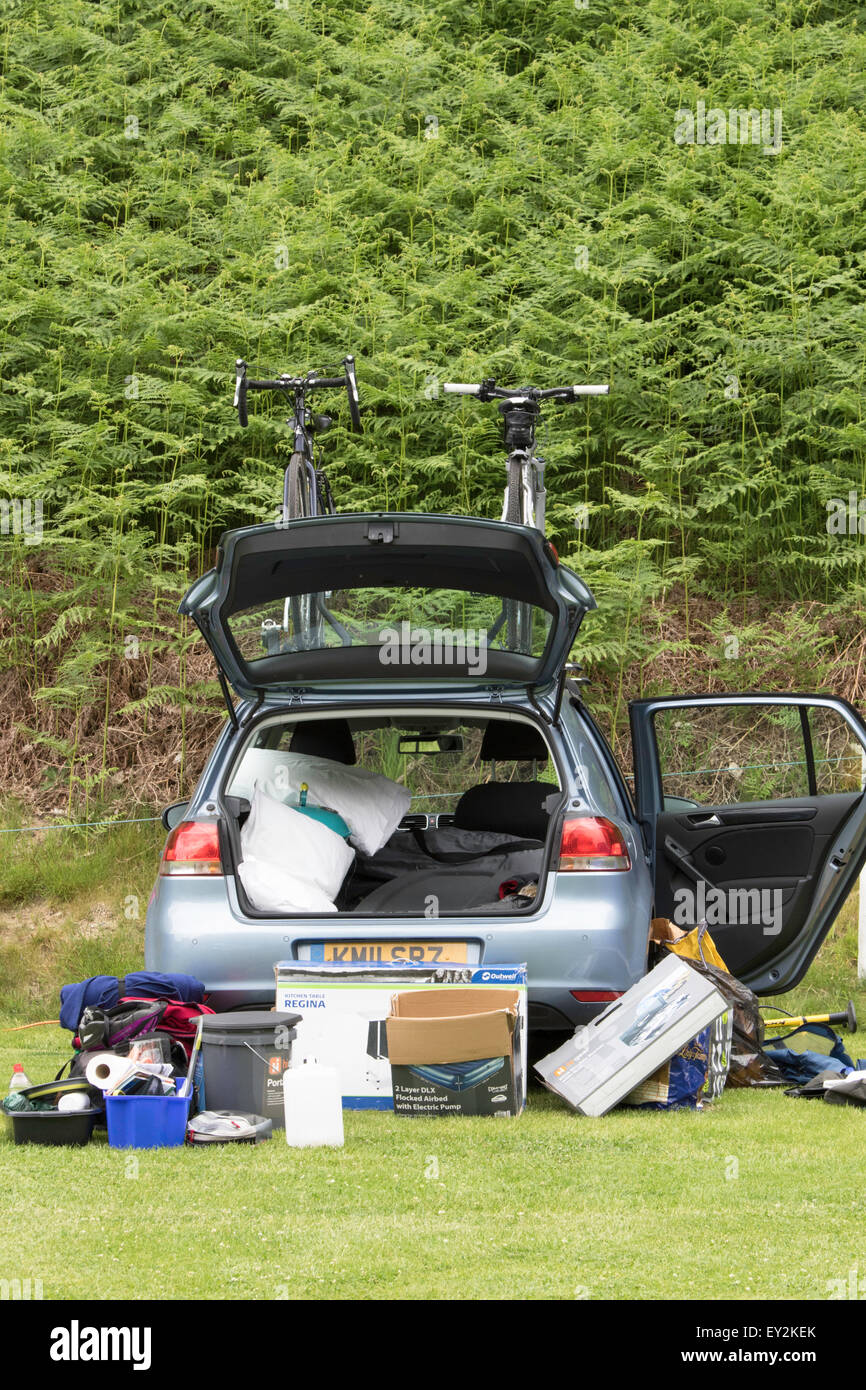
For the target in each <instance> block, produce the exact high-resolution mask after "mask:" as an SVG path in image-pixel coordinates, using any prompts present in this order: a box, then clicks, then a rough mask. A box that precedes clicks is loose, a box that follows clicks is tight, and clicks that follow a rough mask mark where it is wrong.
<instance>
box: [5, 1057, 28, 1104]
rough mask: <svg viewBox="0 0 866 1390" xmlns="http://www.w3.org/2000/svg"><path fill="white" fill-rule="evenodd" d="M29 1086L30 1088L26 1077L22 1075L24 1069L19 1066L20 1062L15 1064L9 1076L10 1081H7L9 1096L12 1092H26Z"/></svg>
mask: <svg viewBox="0 0 866 1390" xmlns="http://www.w3.org/2000/svg"><path fill="white" fill-rule="evenodd" d="M29 1086H30V1082H29V1081H28V1080H27V1077H26V1076H25V1075H24V1068H23V1067H22V1065H21V1063H20V1062H16V1063H15V1065H14V1067H13V1068H12V1076H11V1079H10V1081H9V1087H8V1090H9V1094H10V1096H11V1095H12V1094H13V1092H15V1091H26V1090H27V1089H28V1087H29Z"/></svg>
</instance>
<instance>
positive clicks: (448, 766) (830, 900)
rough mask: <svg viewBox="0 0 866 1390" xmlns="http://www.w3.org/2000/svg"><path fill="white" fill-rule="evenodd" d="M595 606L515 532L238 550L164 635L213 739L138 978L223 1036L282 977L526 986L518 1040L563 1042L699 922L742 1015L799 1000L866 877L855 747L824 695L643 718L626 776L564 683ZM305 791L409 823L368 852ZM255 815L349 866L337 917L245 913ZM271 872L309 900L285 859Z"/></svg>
mask: <svg viewBox="0 0 866 1390" xmlns="http://www.w3.org/2000/svg"><path fill="white" fill-rule="evenodd" d="M595 606H596V605H595V600H594V598H593V596H592V594H591V592H590V590H589V589H588V588H587V586H586V584H585V583H584V582H583V581H582V580H581V579H580V578H579V576H578V575H576V574H575V573H574V572H573V571H572V570H570V569H569V568H567V567H566V566H565V565H562V564H560V563H559V560H558V557H557V555H556V552H555V550H554V548H553V547H552V545H551V544H550V543H549V542H548V541H547V540H545V538H544V537H543V536H542V535H541V534H540V533H539V532H538V531H536V530H534V529H532V528H529V527H523V526H516V525H510V524H507V523H504V522H494V521H482V520H474V519H472V518H467V517H450V516H429V515H403V514H391V513H380V514H370V515H360V514H355V515H351V514H348V515H339V516H329V517H316V518H310V519H304V520H300V521H293V522H291V523H290V524H288V525H285V524H282V525H281V524H275V525H265V526H255V527H246V528H243V529H238V530H234V531H230V532H227V533H226V534H225V535H224V536H223V537H222V539H221V542H220V546H219V550H218V553H217V561H216V565H215V567H214V569H212V570H210V571H209V572H208V573H207V574H205V575H204V576H203V577H202V578H201V579H200V580H198V581H197V582H196V583H195V584H194V585H193V586H192V587H191V588H190V590H189V591H188V593H187V594H186V596H185V597H184V599H183V602H182V604H181V612H183V613H185V614H188V615H190V616H191V617H192V618H193V620H194V621H195V622H196V623H197V625H198V627H199V629H200V630H201V632H202V634H203V636H204V638H205V640H206V641H207V642H208V644H209V646H210V648H211V650H212V652H213V654H214V656H215V658H216V661H217V664H218V667H219V674H220V681H221V684H222V688H223V692H224V694H225V697H226V703H227V709H228V718H227V721H226V724H225V726H224V728H223V730H222V732H221V734H220V736H219V738H218V740H217V742H216V746H215V747H214V749H213V752H212V754H211V757H210V759H209V760H208V763H207V766H206V767H205V769H204V772H203V773H202V776H201V778H200V780H199V783H198V785H197V787H196V789H195V791H194V793H193V795H192V797H191V798H190V799H189V800H188V801H186V802H182V803H177V804H176V805H174V806H172V807H169V808H168V810H167V811H166V812H165V814H164V821H165V824H166V828H167V829H168V831H169V834H168V839H167V841H166V845H165V849H164V851H163V856H162V861H161V864H160V867H159V874H158V877H157V880H156V885H155V888H154V891H153V893H152V895H151V899H150V903H149V906H148V913H147V928H146V948H145V957H146V966H147V968H148V969H154V970H161V971H183V972H188V973H190V974H193V975H196V976H198V977H199V978H200V979H201V980H203V981H204V982H205V984H206V986H207V988H208V990H209V993H210V998H211V1002H212V1003H215V1004H216V1006H217V1007H218V1008H231V1007H234V1006H237V1005H239V1004H247V1003H248V1004H267V1003H270V1002H272V1001H273V998H274V966H275V963H276V962H277V961H280V960H287V959H288V960H297V961H304V960H309V961H333V962H341V961H368V962H374V963H378V962H385V961H400V960H411V961H419V962H428V963H435V962H440V961H441V962H445V961H458V962H465V963H467V964H477V965H482V966H486V965H491V966H493V965H497V964H504V963H507V962H524V961H525V962H526V964H527V967H528V979H529V1000H530V1027H531V1028H532V1029H534V1030H536V1031H544V1032H557V1031H561V1030H566V1029H569V1030H570V1029H572V1028H573V1027H574V1026H575V1024H576V1023H578V1022H583V1021H586V1020H587V1019H589V1018H590V1017H592V1016H593V1015H594V1014H596V1013H597V1012H599V1010H600V1009H602V1008H604V1007H606V1006H607V1005H608V1003H609V1002H610V1001H611V1000H613V999H616V998H617V997H618V996H619V995H620V994H621V993H622V992H624V991H625V990H627V989H628V988H629V987H630V986H631V985H632V984H634V982H635V981H636V980H638V979H639V978H640V977H641V976H642V975H643V974H644V973H645V971H646V968H647V957H648V943H649V934H650V924H651V919H652V918H653V916H654V915H664V916H670V917H673V918H674V920H676V921H679V922H682V923H683V924H684V925H685V924H687V923H689V922H693V921H696V920H699V919H700V918H706V919H707V921H708V922H709V923H710V926H711V929H712V932H713V936H714V938H715V940H716V942H717V945H718V947H719V949H720V951H721V953H722V955H723V956H724V957H725V959H726V961H727V963H728V965H729V967H730V969H731V970H732V971H733V972H734V973H736V974H737V975H738V976H739V977H740V978H742V979H744V980H746V981H747V982H748V983H749V984H751V985H752V987H753V988H754V989H756V990H757V991H758V992H759V993H778V992H781V991H784V990H786V989H789V988H791V986H792V985H794V984H795V983H797V981H798V980H799V979H800V978H801V977H802V975H803V974H804V973H805V971H806V969H807V968H808V965H809V963H810V961H811V960H812V958H813V956H814V954H815V952H816V951H817V949H818V946H819V945H820V943H821V941H822V940H823V938H824V936H825V935H826V933H827V932H828V930H829V928H830V926H831V924H832V922H833V920H834V918H835V916H836V914H837V913H838V911H839V908H840V906H841V905H842V903H843V902H844V899H845V896H846V894H847V893H848V892H849V890H850V888H851V886H852V885H853V883H854V882H855V880H856V876H857V873H858V871H859V869H860V867H861V865H862V863H863V862H864V859H866V807H864V797H863V794H862V791H861V767H862V766H864V765H866V764H864V759H866V726H864V724H863V722H862V721H861V719H860V717H859V716H858V714H857V712H856V711H855V710H854V709H853V708H852V707H851V706H850V705H848V704H847V703H846V702H845V701H844V700H840V699H836V698H833V697H830V696H824V695H799V694H798V695H778V694H724V695H712V696H709V695H705V696H700V695H687V696H670V697H664V698H656V699H651V700H639V701H636V702H634V703H633V704H632V706H631V727H632V745H633V752H634V760H635V767H634V772H633V773H632V772H628V773H624V772H623V771H621V770H620V768H619V767H618V766H617V763H616V761H615V759H614V756H613V754H612V752H611V750H610V747H609V746H608V743H607V741H606V739H605V737H604V735H603V733H602V732H601V730H600V729H599V727H598V725H597V724H596V722H595V720H594V719H593V717H592V714H591V713H590V711H589V709H588V708H587V705H586V704H585V702H584V699H583V694H582V685H581V683H580V682H578V681H576V680H575V679H573V678H572V675H571V672H572V671H573V669H574V668H572V667H569V665H568V658H569V654H570V652H571V649H572V646H573V644H574V642H575V639H576V637H577V634H578V630H579V628H580V625H581V622H582V620H583V618H584V616H585V615H586V614H587V613H588V612H589V611H590V610H591V609H593V608H594V607H595ZM230 687H231V688H233V690H234V692H235V696H236V697H237V698H236V699H234V698H233V697H232V695H231V691H230ZM323 765H324V766H325V767H326V768H329V769H331V771H332V772H333V771H334V770H335V769H336V779H335V784H336V783H338V782H339V774H340V769H344V770H347V769H348V770H350V772H351V770H353V769H354V770H355V772H356V773H357V776H356V777H355V785H356V786H357V785H360V786H361V788H362V790H363V788H364V785H365V783H364V780H363V779H364V776H365V775H366V776H369V777H370V778H371V779H372V780H371V781H370V782H369V783H368V784H367V785H369V786H371V787H372V785H373V782H374V781H375V783H376V785H377V786H380V787H382V786H384V787H393V786H394V785H396V786H397V787H398V788H399V789H403V795H404V805H405V806H408V809H405V812H404V813H403V814H400V815H399V816H398V819H397V821H396V823H393V821H391V822H389V821H388V820H387V817H385V819H384V820H383V821H382V822H381V824H380V827H379V831H380V833H379V838H378V839H377V840H376V841H375V842H374V843H371V842H370V840H369V837H368V836H367V837H361V836H360V835H359V833H357V827H354V826H353V825H352V824H351V817H349V818H348V819H347V818H345V817H341V815H339V814H337V812H339V811H340V806H339V805H336V806H335V805H334V804H333V803H332V805H331V806H330V807H328V805H327V804H325V802H326V800H327V798H326V797H323V796H320V797H319V801H320V803H321V804H320V805H318V806H313V805H312V804H310V805H309V806H308V805H306V797H307V782H306V780H305V778H306V775H307V774H306V769H307V767H309V769H310V772H311V773H314V772H315V771H316V769H321V768H322V766H323ZM359 769H360V771H359ZM346 775H347V778H348V777H349V773H347V774H346ZM359 779H360V781H359ZM309 780H310V782H311V783H312V784H314V785H315V778H314V777H313V776H310V778H309ZM332 780H334V779H332ZM629 782H631V783H632V785H631V786H629ZM299 788H300V791H299ZM262 795H267V796H270V797H271V798H272V799H278V800H283V801H284V803H285V804H286V805H288V806H290V808H292V809H293V810H294V811H295V812H298V811H301V812H303V813H304V814H312V815H313V816H315V817H316V818H317V819H318V820H319V822H320V824H321V823H324V825H325V827H326V828H327V829H328V830H329V831H330V833H331V834H333V835H335V836H339V837H340V838H341V839H342V840H343V841H344V842H346V844H347V845H348V851H346V852H345V857H346V858H347V859H350V860H351V863H350V865H349V867H348V869H347V871H346V873H345V876H344V878H343V881H342V882H341V883H340V884H339V885H338V886H337V887H336V888H335V889H334V893H333V898H332V900H331V901H328V902H326V904H325V908H326V909H327V910H323V909H321V906H320V905H317V910H315V911H311V910H309V907H306V908H305V907H303V906H301V905H299V906H298V908H297V909H295V908H293V907H292V905H291V903H289V905H288V906H286V905H285V904H284V905H283V906H282V907H280V908H279V909H277V908H275V907H274V906H273V904H271V903H269V902H268V901H267V900H266V899H264V900H263V899H262V897H261V896H260V895H258V896H257V894H256V893H255V892H252V891H251V888H250V878H249V876H248V875H245V873H244V870H243V868H242V867H241V866H243V865H244V862H245V855H246V854H247V853H249V843H248V834H249V828H250V813H251V806H252V804H253V802H254V799H255V798H256V797H257V796H262ZM410 796H411V804H409V798H410ZM294 823H295V824H298V822H294ZM271 855H272V859H273V860H274V861H275V862H274V863H273V864H272V865H271V866H270V867H272V868H273V870H274V871H275V872H277V873H279V872H280V870H281V868H282V867H284V866H283V865H282V864H281V862H280V861H281V860H283V859H285V861H286V862H287V863H288V862H290V861H291V862H292V866H293V868H292V872H293V873H294V874H296V875H297V874H300V875H301V877H303V875H304V872H305V869H307V870H309V871H310V874H311V876H315V875H314V872H313V871H314V869H315V866H314V865H311V864H309V863H308V864H307V865H306V866H304V865H303V864H301V865H300V867H299V866H298V863H297V860H298V854H297V845H293V844H292V835H291V833H290V832H289V833H287V834H286V836H285V837H284V839H283V840H282V841H280V842H279V843H278V844H277V846H276V849H275V850H274V849H272V850H271ZM254 898H255V901H254V900H253V899H254Z"/></svg>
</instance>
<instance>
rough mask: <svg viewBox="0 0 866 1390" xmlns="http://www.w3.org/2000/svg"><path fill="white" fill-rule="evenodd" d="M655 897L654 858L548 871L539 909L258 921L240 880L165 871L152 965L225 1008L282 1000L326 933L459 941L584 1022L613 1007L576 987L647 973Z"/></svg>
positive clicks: (152, 913) (543, 1007)
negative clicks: (186, 978) (584, 998)
mask: <svg viewBox="0 0 866 1390" xmlns="http://www.w3.org/2000/svg"><path fill="white" fill-rule="evenodd" d="M651 902H652V891H651V885H650V881H649V875H648V873H647V872H646V870H645V868H644V866H643V865H638V866H634V867H633V868H632V870H631V871H629V872H627V873H593V874H568V875H565V874H549V875H548V877H547V886H546V889H545V893H544V898H543V901H542V903H541V906H540V907H539V908H538V909H537V911H535V912H534V913H532V914H531V915H529V916H526V917H520V918H517V919H515V918H513V917H512V918H508V919H505V918H503V917H500V916H497V915H495V914H491V915H489V916H484V915H481V914H478V915H474V916H467V917H459V918H458V917H450V916H449V917H439V918H433V919H426V918H418V917H388V918H387V919H383V918H381V917H378V918H367V919H365V918H361V917H358V916H355V915H352V916H351V917H349V916H345V917H336V916H328V917H319V918H316V917H309V918H304V919H299V918H280V919H276V918H274V919H256V920H252V919H250V918H246V917H244V916H243V915H242V913H241V911H240V908H239V906H238V901H237V894H236V892H235V883H234V878H233V877H232V876H230V875H227V876H226V877H224V878H222V877H214V878H194V877H185V876H172V877H167V878H162V877H161V878H159V879H158V880H157V883H156V886H155V888H154V891H153V894H152V895H151V899H150V902H149V904H148V910H147V925H146V931H145V968H146V969H148V970H160V971H164V972H167V973H172V972H176V971H180V972H183V973H186V974H191V975H195V976H197V977H198V978H199V979H200V980H202V981H203V982H204V984H205V986H206V988H207V990H208V994H209V998H210V1003H211V1006H212V1007H215V1008H230V1007H232V1006H234V1005H237V1004H241V1003H247V1002H249V1003H253V1002H255V1003H267V1004H272V1003H273V1000H274V994H275V979H274V965H275V964H276V962H277V961H280V960H304V959H309V958H310V953H311V947H312V944H313V943H315V942H323V941H341V942H342V941H354V942H377V941H382V942H385V941H388V940H391V941H393V940H395V939H396V940H400V941H410V942H425V941H437V942H439V941H445V942H447V941H460V942H466V943H467V952H468V957H469V960H470V961H471V962H474V963H476V964H481V965H498V964H508V963H514V962H518V963H520V962H525V963H526V966H527V972H528V979H529V1004H530V1024H531V1026H533V1027H534V1028H537V1029H556V1028H568V1027H573V1026H574V1025H575V1024H577V1023H580V1022H586V1021H588V1019H590V1018H592V1017H593V1016H594V1015H595V1014H597V1013H598V1012H599V1009H600V1008H603V1007H604V1005H601V1004H586V1003H581V1002H579V1001H578V1000H576V999H575V998H574V996H573V994H572V991H573V990H584V991H585V990H617V991H624V990H626V989H628V988H629V987H630V986H631V985H632V984H634V983H635V981H636V980H638V979H640V978H641V976H642V975H643V974H644V973H645V971H646V956H647V942H648V934H649V921H650V911H651Z"/></svg>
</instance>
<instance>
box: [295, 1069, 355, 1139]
mask: <svg viewBox="0 0 866 1390" xmlns="http://www.w3.org/2000/svg"><path fill="white" fill-rule="evenodd" d="M283 1107H284V1110H285V1116H286V1143H287V1144H289V1145H290V1146H291V1147H292V1148H293V1149H313V1148H319V1147H321V1146H322V1145H326V1144H327V1145H330V1146H332V1147H334V1148H341V1147H342V1144H343V1097H342V1094H341V1092H340V1083H339V1080H338V1077H337V1072H336V1070H335V1068H334V1067H320V1066H319V1064H318V1062H315V1061H314V1062H306V1061H305V1062H302V1063H301V1065H300V1066H295V1067H289V1068H288V1070H287V1071H284V1072H283Z"/></svg>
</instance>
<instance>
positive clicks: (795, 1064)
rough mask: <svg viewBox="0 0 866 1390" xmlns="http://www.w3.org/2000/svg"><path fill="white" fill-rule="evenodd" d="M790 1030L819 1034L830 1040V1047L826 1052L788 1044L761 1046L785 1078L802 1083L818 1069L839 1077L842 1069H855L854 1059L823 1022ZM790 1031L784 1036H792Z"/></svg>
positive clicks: (807, 1024)
mask: <svg viewBox="0 0 866 1390" xmlns="http://www.w3.org/2000/svg"><path fill="white" fill-rule="evenodd" d="M794 1033H817V1034H818V1036H819V1037H822V1038H827V1039H828V1040H829V1041H832V1043H833V1046H832V1048H831V1049H830V1052H829V1054H828V1053H826V1052H794V1051H792V1049H791V1048H789V1047H765V1048H764V1055H765V1056H766V1057H771V1058H772V1059H773V1061H774V1062H775V1063H776V1066H777V1067H778V1068H779V1070H780V1072H781V1073H782V1075H783V1076H784V1078H785V1080H786V1081H793V1082H795V1083H796V1084H797V1085H803V1083H804V1082H806V1081H811V1079H812V1077H813V1076H818V1075H819V1073H820V1072H822V1071H836V1072H838V1073H839V1075H840V1076H844V1075H845V1073H846V1072H849V1071H855V1070H856V1067H855V1064H854V1062H853V1061H852V1060H851V1058H850V1057H849V1055H848V1053H847V1052H846V1051H845V1044H844V1043H843V1042H842V1039H841V1038H840V1037H839V1034H838V1033H836V1032H834V1030H833V1029H832V1028H828V1027H827V1026H826V1024H823V1023H804V1024H803V1025H802V1026H801V1027H800V1028H795V1029H794ZM793 1036H794V1034H793V1033H788V1034H787V1035H786V1038H783V1039H781V1041H782V1042H784V1041H786V1039H787V1038H791V1037H793Z"/></svg>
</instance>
